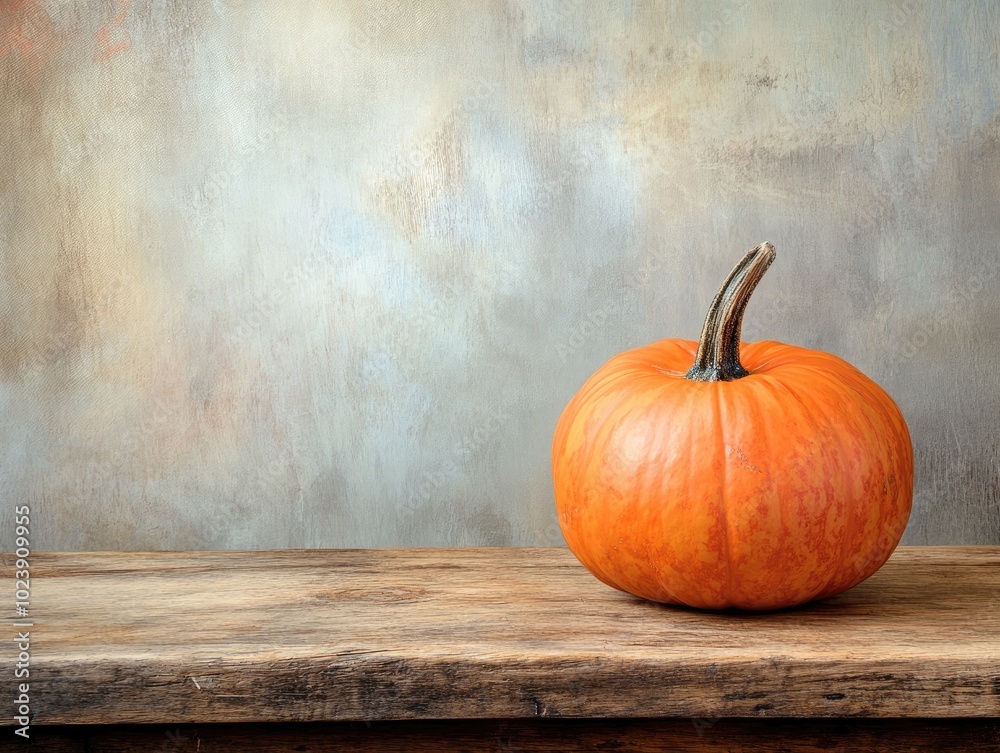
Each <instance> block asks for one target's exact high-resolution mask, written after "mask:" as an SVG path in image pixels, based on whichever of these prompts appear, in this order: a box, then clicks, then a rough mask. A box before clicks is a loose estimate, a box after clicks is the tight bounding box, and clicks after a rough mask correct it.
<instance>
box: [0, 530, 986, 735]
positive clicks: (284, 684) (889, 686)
mask: <svg viewBox="0 0 1000 753" xmlns="http://www.w3.org/2000/svg"><path fill="white" fill-rule="evenodd" d="M3 564H4V567H5V568H6V570H7V572H9V571H10V567H11V564H12V558H11V557H10V555H4V556H3ZM32 567H33V569H32V573H33V580H32V586H33V589H32V608H33V620H34V627H33V628H32V636H33V641H32V651H33V653H32V710H33V712H34V714H35V721H36V723H44V724H95V723H101V724H107V723H141V724H176V723H185V722H187V723H202V722H294V721H343V720H358V719H368V720H378V719H463V718H464V719H472V718H516V717H533V716H540V717H550V716H571V717H660V716H674V717H706V718H713V717H730V716H742V717H755V716H762V717H771V716H774V717H805V716H820V717H836V716H864V717H920V716H929V717H990V716H994V717H995V716H1000V547H955V548H951V547H943V548H918V547H912V548H902V549H900V550H899V551H897V553H896V554H895V555H894V556H893V558H892V559H891V560H890V561H889V563H887V564H886V566H885V567H884V568H883V569H882V570H881V571H879V573H877V574H876V575H875V576H874V577H873V578H871V579H870V580H869V581H867V582H866V583H864V584H862V585H861V586H859V587H857V588H855V589H853V590H852V591H850V592H848V593H846V594H842V595H840V596H837V597H835V598H833V599H829V600H827V601H825V602H822V603H817V604H813V605H807V606H805V607H800V608H798V609H793V610H788V611H785V612H778V613H770V614H741V613H703V612H696V611H693V610H687V609H678V608H673V607H665V606H661V605H656V604H651V603H646V602H642V601H639V600H637V599H634V598H632V597H630V596H628V595H626V594H622V593H619V592H617V591H614V590H613V589H610V588H608V587H606V586H604V585H603V584H601V583H599V582H598V581H596V580H595V579H594V578H593V577H591V576H590V575H589V573H587V572H586V571H585V570H584V569H583V568H582V567H581V566H579V565H578V564H577V562H576V560H575V559H574V558H573V556H572V555H571V554H570V553H569V552H568V550H566V549H563V548H495V549H416V550H326V551H321V550H320V551H265V552H158V553H114V552H93V553H60V554H43V553H40V554H36V555H34V557H33V560H32Z"/></svg>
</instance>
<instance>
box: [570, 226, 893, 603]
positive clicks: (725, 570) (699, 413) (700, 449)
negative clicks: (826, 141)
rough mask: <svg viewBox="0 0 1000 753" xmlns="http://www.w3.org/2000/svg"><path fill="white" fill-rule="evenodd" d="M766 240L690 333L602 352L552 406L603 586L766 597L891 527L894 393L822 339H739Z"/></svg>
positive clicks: (877, 542) (705, 599) (684, 597)
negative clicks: (605, 356) (803, 344)
mask: <svg viewBox="0 0 1000 753" xmlns="http://www.w3.org/2000/svg"><path fill="white" fill-rule="evenodd" d="M774 256H775V252H774V247H773V246H771V244H769V243H763V244H761V245H760V246H757V247H756V248H755V249H753V250H752V251H750V252H749V253H748V254H747V255H746V256H744V257H743V259H742V260H741V261H740V263H739V264H738V265H737V266H736V268H735V269H734V270H733V272H732V273H731V274H730V276H729V277H728V278H727V280H726V282H725V283H724V284H723V287H722V289H721V290H720V291H719V293H718V295H716V297H715V300H714V301H713V302H712V305H711V308H710V309H709V312H708V317H707V318H706V320H705V327H704V330H703V332H702V336H701V340H700V342H694V341H690V340H661V341H659V342H656V343H653V344H652V345H648V346H646V347H642V348H636V349H635V350H630V351H627V352H625V353H621V354H619V355H617V356H615V357H614V358H612V359H611V360H610V361H608V362H607V363H606V364H604V366H602V367H601V368H600V369H599V370H598V371H597V372H596V373H595V374H594V375H593V376H592V377H590V379H588V380H587V382H586V383H585V384H584V385H583V387H582V388H581V389H580V391H579V393H577V395H576V396H575V397H574V398H573V400H572V401H571V402H570V403H569V405H568V406H567V407H566V409H565V411H564V412H563V414H562V416H561V417H560V419H559V423H558V425H557V427H556V432H555V439H554V441H553V448H552V470H553V478H554V482H555V500H556V508H557V512H558V515H559V524H560V527H561V528H562V532H563V535H564V536H565V537H566V542H567V544H568V545H569V548H570V549H571V550H572V551H573V553H574V554H575V555H576V556H577V558H578V559H579V560H580V561H581V562H582V563H583V564H584V565H585V566H586V567H587V568H588V569H589V570H590V571H591V572H592V573H593V574H594V575H595V576H597V577H598V578H599V579H600V580H602V581H604V582H605V583H607V584H608V585H610V586H613V587H615V588H618V589H621V590H622V591H627V592H629V593H632V594H635V595H636V596H640V597H642V598H644V599H651V600H653V601H659V602H665V603H668V604H686V605H689V606H692V607H700V608H706V609H722V608H726V607H737V608H741V609H749V610H766V609H777V608H782V607H789V606H793V605H795V604H801V603H803V602H807V601H811V600H813V599H823V598H826V597H829V596H833V595H834V594H838V593H840V592H842V591H846V590H847V589H849V588H851V587H853V586H855V585H857V584H858V583H860V582H861V581H863V580H864V579H865V578H867V577H868V576H870V575H871V574H872V573H874V572H875V571H876V570H878V568H879V567H881V566H882V564H883V563H884V562H885V561H886V560H887V559H888V558H889V555H890V554H892V551H893V550H894V549H895V548H896V545H897V544H898V543H899V539H900V537H901V536H902V534H903V529H904V528H905V527H906V522H907V520H908V518H909V515H910V506H911V502H912V497H913V449H912V445H911V443H910V435H909V431H908V430H907V427H906V422H905V421H904V420H903V416H902V414H901V413H900V411H899V408H898V407H897V406H896V404H895V403H894V402H893V401H892V399H891V398H890V397H889V396H888V395H887V394H886V393H885V392H884V391H883V390H882V389H881V388H880V387H879V386H878V385H877V384H875V382H873V381H872V380H871V379H869V378H868V377H866V376H865V375H864V374H862V373H861V372H860V371H858V369H856V368H854V367H853V366H851V365H850V364H849V363H847V362H845V361H843V360H842V359H840V358H838V357H836V356H834V355H831V354H829V353H823V352H821V351H816V350H809V349H806V348H799V347H795V346H791V345H783V344H781V343H778V342H757V343H752V344H747V343H741V342H740V339H739V336H740V328H741V324H742V319H743V312H744V310H745V308H746V305H747V301H748V300H749V297H750V294H751V293H752V292H753V289H754V287H755V286H756V285H757V283H758V282H759V281H760V278H761V277H762V276H763V274H764V272H765V271H766V270H767V268H768V267H769V266H770V264H771V262H772V261H773V260H774ZM692 364H693V365H692Z"/></svg>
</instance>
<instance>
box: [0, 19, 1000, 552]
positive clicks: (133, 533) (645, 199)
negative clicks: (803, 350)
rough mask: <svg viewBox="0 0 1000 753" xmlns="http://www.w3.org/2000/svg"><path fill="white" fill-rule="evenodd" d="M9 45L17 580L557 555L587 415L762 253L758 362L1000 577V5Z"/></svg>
mask: <svg viewBox="0 0 1000 753" xmlns="http://www.w3.org/2000/svg"><path fill="white" fill-rule="evenodd" d="M0 8H2V10H0V159H2V163H0V198H2V208H0V250H2V260H3V266H2V270H3V273H2V282H0V305H2V318H0V327H2V331H0V343H2V345H0V379H2V383H0V405H2V421H0V452H2V470H0V489H2V496H3V499H5V500H7V504H8V505H9V508H10V509H9V512H8V513H3V514H0V530H2V533H3V536H4V538H3V541H4V542H7V543H6V544H5V546H9V545H10V542H11V541H12V538H13V535H12V530H11V529H12V522H13V505H14V503H15V501H17V502H27V503H29V504H30V505H31V506H32V510H33V513H34V529H35V538H34V544H35V546H36V547H37V548H41V549H104V548H107V549H143V548H267V547H301V546H387V545H469V544H547V543H558V542H560V541H561V538H560V536H559V533H558V528H557V526H556V523H555V515H554V512H553V503H552V496H551V495H552V491H551V481H550V475H549V446H550V441H551V435H552V430H553V427H554V424H555V421H556V418H557V416H558V414H559V412H560V410H561V409H562V407H563V406H564V405H565V403H566V402H567V401H568V400H569V398H570V397H571V396H572V394H573V393H574V392H575V390H576V389H577V388H578V387H579V386H580V384H581V383H582V381H583V380H584V379H585V378H586V377H587V376H588V375H589V374H590V373H591V372H592V371H593V370H594V369H595V368H596V367H597V366H598V365H600V364H601V363H602V362H603V361H605V360H606V359H607V358H609V357H610V356H611V355H613V354H614V353H616V352H618V351H620V350H623V349H625V348H628V347H632V346H636V345H640V344H645V343H647V342H649V341H652V340H655V339H659V338H662V337H677V336H682V337H695V336H696V335H697V333H698V330H699V328H700V325H701V321H702V318H703V316H704V313H705V310H706V307H707V305H708V302H709V300H710V298H711V296H712V295H713V293H714V292H715V290H716V288H717V286H718V284H719V283H720V282H721V280H722V278H723V277H724V276H725V274H726V273H727V272H728V270H729V269H730V267H731V266H732V264H733V263H734V262H735V260H736V259H737V258H738V257H739V255H740V254H741V253H742V252H743V251H745V250H746V249H748V248H749V247H750V246H752V245H754V244H756V243H757V242H759V241H761V240H765V239H766V240H770V241H772V242H773V243H774V244H775V245H776V246H777V248H778V254H779V257H778V261H777V262H776V264H775V265H774V267H773V268H772V270H771V271H770V272H769V273H768V276H767V278H766V279H765V280H764V282H763V283H762V284H761V286H760V288H759V289H758V291H757V294H756V296H755V298H754V301H753V303H752V304H751V306H750V308H749V310H748V314H747V322H746V328H745V335H746V337H747V339H758V338H762V337H766V338H770V339H778V340H784V341H787V342H792V343H796V344H801V345H806V346H810V347H817V348H821V349H825V350H829V351H832V352H834V353H837V354H839V355H841V356H843V357H845V358H846V359H848V360H849V361H851V362H853V363H854V364H856V365H857V366H858V367H860V368H861V369H862V370H864V371H866V372H867V373H868V374H869V375H871V376H872V377H873V378H875V379H876V380H877V381H879V382H880V383H882V384H883V385H884V386H885V387H886V388H887V390H888V391H889V392H890V394H892V395H893V396H894V397H895V398H896V400H897V402H898V403H899V404H900V406H901V408H902V409H903V412H904V413H905V415H906V416H907V419H908V420H909V423H910V428H911V431H912V434H913V437H914V442H915V446H916V456H917V461H918V469H917V491H916V499H915V505H914V511H913V516H912V519H911V523H910V527H909V529H908V531H907V534H906V537H905V539H904V540H905V542H907V543H913V544H922V543H993V544H997V543H1000V501H998V497H1000V481H998V479H1000V471H998V462H1000V456H998V449H997V443H996V434H997V429H996V427H997V415H998V408H1000V391H998V369H1000V356H998V352H997V343H996V334H997V332H998V331H1000V301H998V296H997V293H998V291H1000V282H998V274H997V273H998V258H997V247H998V241H997V238H998V230H1000V207H998V198H997V197H998V195H1000V193H998V188H1000V185H998V184H1000V150H998V145H1000V127H998V125H1000V120H998V115H997V100H998V97H1000V74H998V70H1000V61H998V57H997V56H998V48H1000V42H998V40H1000V6H998V5H997V4H996V3H992V2H978V3H977V2H948V3H940V2H926V3H924V2H916V0H905V1H904V2H900V3H897V4H895V5H890V4H888V3H868V2H840V3H833V2H812V3H807V2H768V1H766V0H756V1H750V0H727V1H725V2H701V1H699V2H689V3H687V2H653V1H650V2H627V3H626V2H622V3H619V2H601V3H597V2H579V1H578V0H545V1H540V2H535V3H532V2H527V1H526V0H491V1H490V2H482V3H479V2H457V1H456V2H446V1H444V0H442V1H441V2H418V3H416V4H413V5H411V4H410V3H404V2H403V1H402V0H385V1H384V2H381V3H374V2H373V3H361V2H355V3H333V2H325V0H293V1H292V2H281V3H279V2H264V1H263V0H261V1H260V2H254V1H253V0H215V1H214V2H211V1H209V0H206V1H205V2H193V1H192V2H166V0H132V2H128V1H127V0H114V1H112V0H105V1H103V2H97V1H96V0H95V1H94V2H84V1H81V0H59V1H57V0H50V1H45V0H37V1H36V0H20V1H19V2H12V1H11V0H5V2H3V3H2V5H0Z"/></svg>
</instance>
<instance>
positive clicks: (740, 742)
mask: <svg viewBox="0 0 1000 753" xmlns="http://www.w3.org/2000/svg"><path fill="white" fill-rule="evenodd" d="M84 729H85V730H86V731H87V745H88V747H87V750H88V752H89V753H149V751H169V752H170V753H248V752H254V753H341V751H346V750H349V751H354V752H355V753H447V752H449V751H462V753H503V752H504V751H509V752H510V753H514V752H516V751H517V752H522V753H576V752H577V751H580V752H583V751H595V750H612V751H616V753H661V751H667V750H683V751H688V753H709V752H710V751H725V753H807V752H810V753H820V752H821V753H830V751H851V753H874V752H876V751H878V752H881V753H885V752H891V753H906V752H908V751H927V752H931V751H933V752H935V753H937V752H938V751H942V750H957V751H962V753H995V752H996V751H997V750H1000V722H998V721H997V720H995V719H993V720H981V719H935V720H921V719H909V720H901V719H856V720H855V719H852V720H829V719H634V720H603V719H602V720H595V719H579V720H567V719H516V720H479V721H451V722H442V721H436V722H425V721H407V722H373V723H370V724H368V725H365V724H362V723H360V722H341V723H338V724H324V723H314V724H281V725H225V724H224V725H197V726H172V727H161V728H149V727H145V728H138V729H137V728H125V729H116V728H113V729H103V728H84ZM15 749H16V748H15V747H14V746H10V747H9V748H8V747H4V746H0V753H3V752H4V751H6V750H11V751H14V750H15ZM45 750H54V749H50V748H45ZM74 750H75V749H74ZM81 750H82V748H81Z"/></svg>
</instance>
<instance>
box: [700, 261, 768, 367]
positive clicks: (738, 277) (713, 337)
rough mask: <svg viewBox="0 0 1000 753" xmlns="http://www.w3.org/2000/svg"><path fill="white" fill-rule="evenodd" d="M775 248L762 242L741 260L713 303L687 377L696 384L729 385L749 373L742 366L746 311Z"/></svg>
mask: <svg viewBox="0 0 1000 753" xmlns="http://www.w3.org/2000/svg"><path fill="white" fill-rule="evenodd" d="M774 257H775V251H774V246H772V245H771V244H770V243H761V244H760V245H759V246H757V247H756V248H754V249H752V250H751V251H748V252H747V254H746V256H744V257H743V258H742V259H740V263H739V264H737V265H736V267H735V268H734V269H733V271H732V272H730V273H729V277H727V278H726V281H725V282H724V283H722V289H721V290H719V292H718V293H717V294H716V296H715V298H714V299H713V300H712V305H711V306H710V307H709V309H708V316H707V317H705V326H704V328H703V329H702V330H701V340H700V341H699V342H698V354H697V355H696V356H695V360H694V365H693V366H692V367H691V369H690V371H688V373H687V374H686V376H687V378H688V379H693V380H694V381H696V382H719V381H722V382H730V381H732V380H734V379H741V378H743V377H745V376H748V375H749V374H750V372H749V371H747V370H746V369H745V368H743V364H741V363H740V329H741V328H742V326H743V312H744V311H745V310H746V307H747V303H748V302H749V301H750V295H751V294H752V293H753V290H754V288H755V287H757V283H758V282H760V278H762V277H763V276H764V273H765V272H766V271H767V268H768V267H770V266H771V262H773V261H774Z"/></svg>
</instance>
